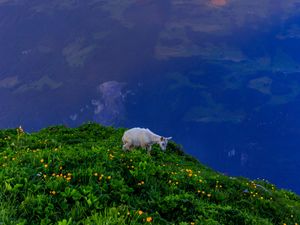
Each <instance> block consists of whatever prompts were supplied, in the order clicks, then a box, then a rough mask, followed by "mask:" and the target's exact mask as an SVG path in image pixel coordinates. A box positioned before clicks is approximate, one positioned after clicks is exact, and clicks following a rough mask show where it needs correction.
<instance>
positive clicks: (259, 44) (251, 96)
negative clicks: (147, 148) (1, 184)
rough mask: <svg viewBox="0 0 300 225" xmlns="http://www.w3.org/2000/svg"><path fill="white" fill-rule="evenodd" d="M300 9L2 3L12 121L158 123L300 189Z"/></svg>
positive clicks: (212, 156)
mask: <svg viewBox="0 0 300 225" xmlns="http://www.w3.org/2000/svg"><path fill="white" fill-rule="evenodd" d="M299 6H300V2H299V1H298V0H286V1H280V0H272V1H271V0H252V1H246V0H244V1H240V0H190V1H186V0H185V1H183V0H182V1H181V0H165V1H151V0H122V1H117V0H115V1H108V0H88V1H87V0H85V1H83V0H57V1H56V0H54V1H38V0H22V1H20V0H0V59H1V60H0V104H1V105H0V127H1V128H8V127H16V126H19V125H22V126H24V128H25V130H27V131H33V130H36V129H40V128H41V127H45V126H48V125H51V124H58V123H59V124H65V125H68V126H75V125H79V124H81V123H83V122H86V121H91V120H93V121H96V122H99V123H102V124H105V125H114V126H127V127H131V126H142V127H149V128H150V129H152V130H153V131H155V132H157V133H161V134H162V135H166V136H173V137H174V139H175V141H177V142H179V143H182V144H183V145H184V147H185V149H186V150H187V151H188V152H189V153H191V154H193V155H195V156H197V157H198V158H199V160H201V161H202V162H204V163H206V164H208V165H210V166H212V167H214V168H215V169H218V170H220V171H222V172H224V173H228V174H233V175H246V176H249V177H255V178H256V177H264V178H267V179H270V180H272V181H273V182H275V183H278V184H279V185H281V186H282V187H286V188H292V189H293V190H295V191H297V192H300V189H299V184H300V183H299V182H298V183H297V181H296V180H297V179H298V169H297V168H299V166H300V153H299V151H298V148H299V145H300V141H299V135H300V119H299V118H300V117H299V116H298V115H299V113H300V104H299V94H300V77H299V71H300V67H299V62H300V55H299V52H300V51H299V50H300V40H299V39H300V20H299V19H300V7H299Z"/></svg>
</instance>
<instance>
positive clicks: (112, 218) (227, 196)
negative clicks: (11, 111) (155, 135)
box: [0, 124, 300, 225]
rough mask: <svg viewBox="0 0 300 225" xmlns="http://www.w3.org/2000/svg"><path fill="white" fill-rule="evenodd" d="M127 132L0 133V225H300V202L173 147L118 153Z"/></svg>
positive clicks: (86, 128) (94, 127) (57, 129)
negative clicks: (218, 169) (149, 151)
mask: <svg viewBox="0 0 300 225" xmlns="http://www.w3.org/2000/svg"><path fill="white" fill-rule="evenodd" d="M123 132H124V129H114V128H112V127H103V126H101V125H98V124H85V125H82V126H80V127H78V128H66V127H64V126H54V127H49V128H45V129H42V130H41V131H39V132H38V133H31V134H28V133H25V132H24V131H23V130H22V129H20V128H19V129H10V130H1V131H0V166H1V170H0V224H61V225H63V224H114V225H115V224H182V225H183V224H226V225H227V224H235V225H236V224H239V225H240V224H259V225H263V224H270V225H271V224H293V225H294V224H297V223H300V198H299V196H297V195H296V194H294V193H292V192H289V191H286V190H280V189H277V188H276V187H275V186H274V185H272V184H271V183H269V182H267V181H263V180H253V181H251V180H248V179H246V178H242V177H228V176H225V175H223V174H220V173H218V172H216V171H213V170H211V169H210V168H207V167H206V166H204V165H202V164H201V163H200V162H199V161H197V160H196V159H194V158H193V157H191V156H189V155H186V154H185V153H184V152H183V151H182V150H181V149H180V147H179V146H178V145H177V144H175V143H174V142H171V143H169V145H168V148H167V150H166V152H163V151H161V150H160V149H159V148H158V146H155V147H154V149H153V151H152V152H151V156H149V155H147V154H146V151H145V150H143V149H135V150H133V151H130V152H123V151H122V150H121V146H122V143H121V137H122V134H123Z"/></svg>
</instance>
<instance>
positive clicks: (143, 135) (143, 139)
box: [122, 127, 172, 154]
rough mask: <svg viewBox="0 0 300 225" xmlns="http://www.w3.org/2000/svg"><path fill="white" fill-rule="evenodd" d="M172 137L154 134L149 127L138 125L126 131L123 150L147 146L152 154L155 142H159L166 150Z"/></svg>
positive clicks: (123, 138)
mask: <svg viewBox="0 0 300 225" xmlns="http://www.w3.org/2000/svg"><path fill="white" fill-rule="evenodd" d="M171 138H172V137H162V136H159V135H157V134H154V133H153V132H152V131H150V130H149V129H145V128H139V127H136V128H132V129H130V130H127V131H125V133H124V135H123V137H122V141H123V150H130V149H131V148H132V147H142V148H146V149H147V150H148V154H150V151H151V149H152V145H153V144H159V146H160V148H161V149H162V150H166V148H167V144H168V141H169V140H170V139H171Z"/></svg>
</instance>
